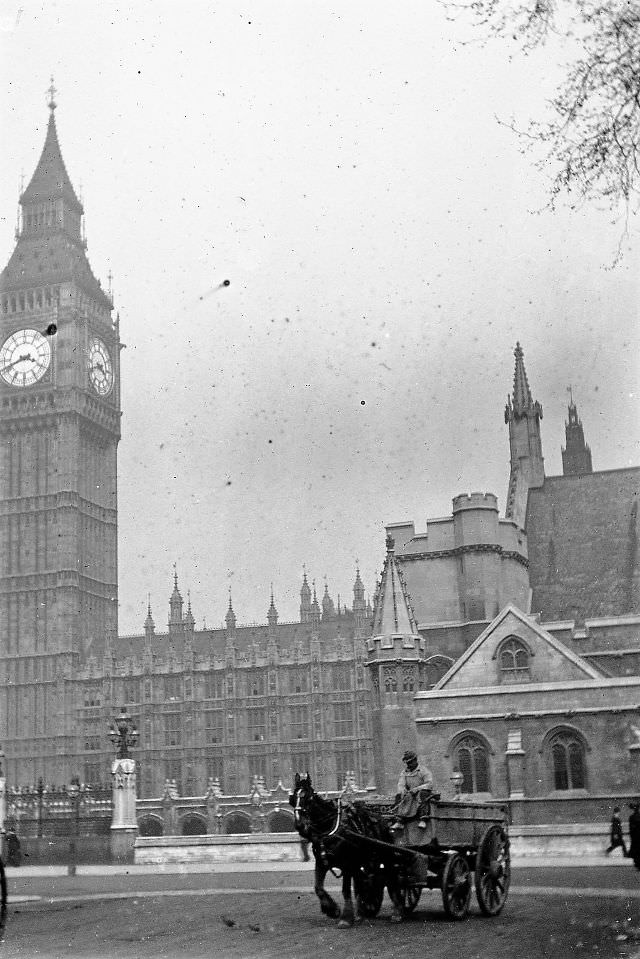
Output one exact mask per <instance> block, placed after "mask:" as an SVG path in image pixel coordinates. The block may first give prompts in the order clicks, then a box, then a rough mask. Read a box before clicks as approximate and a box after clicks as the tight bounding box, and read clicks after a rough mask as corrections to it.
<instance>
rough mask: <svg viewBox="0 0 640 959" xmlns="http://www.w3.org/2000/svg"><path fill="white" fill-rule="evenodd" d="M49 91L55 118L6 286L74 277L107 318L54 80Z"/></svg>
mask: <svg viewBox="0 0 640 959" xmlns="http://www.w3.org/2000/svg"><path fill="white" fill-rule="evenodd" d="M48 92H49V95H50V97H49V103H48V106H49V122H48V125H47V133H46V137H45V142H44V147H43V149H42V153H41V154H40V159H39V160H38V163H37V166H36V169H35V171H34V173H33V176H32V177H31V180H30V181H29V185H28V186H27V188H26V190H24V191H23V192H22V194H21V196H20V206H21V210H22V213H21V218H20V223H19V226H18V231H17V234H16V238H17V241H18V242H17V244H16V247H15V249H14V251H13V253H12V255H11V257H10V259H9V262H8V263H7V265H6V267H5V268H4V270H3V271H2V273H1V274H0V291H2V292H3V293H4V292H13V291H16V290H23V289H29V288H32V287H33V286H38V287H47V286H49V285H51V284H58V283H64V282H74V283H76V284H77V285H78V286H79V287H80V288H81V289H82V290H84V292H85V293H87V294H89V295H90V296H91V297H92V299H93V300H94V302H95V303H97V304H98V306H99V307H100V310H101V311H102V316H103V318H104V317H105V316H107V317H108V316H109V314H110V311H111V309H112V308H113V304H112V302H111V300H110V298H109V297H108V295H107V293H106V292H105V291H104V290H103V289H102V287H101V285H100V283H99V282H98V280H97V279H96V278H95V276H94V274H93V271H92V269H91V265H90V263H89V261H88V259H87V254H86V242H85V240H84V236H83V221H82V216H83V213H84V210H83V207H82V203H81V202H80V200H79V199H78V197H77V195H76V192H75V190H74V188H73V184H72V183H71V180H70V178H69V174H68V173H67V168H66V166H65V164H64V160H63V159H62V151H61V150H60V143H59V141H58V132H57V129H56V121H55V116H54V111H55V109H56V102H55V100H54V96H53V95H54V93H55V88H54V87H53V84H52V86H51V87H50V88H49V91H48ZM108 322H111V321H110V319H109V320H108Z"/></svg>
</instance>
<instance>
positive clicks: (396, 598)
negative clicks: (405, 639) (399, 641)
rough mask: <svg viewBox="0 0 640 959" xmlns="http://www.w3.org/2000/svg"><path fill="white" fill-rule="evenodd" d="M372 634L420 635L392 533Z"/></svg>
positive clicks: (389, 538) (388, 541) (388, 543)
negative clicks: (396, 554) (397, 558)
mask: <svg viewBox="0 0 640 959" xmlns="http://www.w3.org/2000/svg"><path fill="white" fill-rule="evenodd" d="M372 634H373V636H398V635H400V636H403V635H404V636H419V633H418V625H417V623H416V618H415V616H414V613H413V609H412V607H411V601H410V599H409V594H408V593H407V590H406V587H405V585H404V580H403V577H402V573H401V572H400V568H399V566H398V562H397V560H396V557H395V543H394V540H393V537H391V536H387V556H386V559H385V563H384V568H383V570H382V580H381V582H380V591H379V593H378V602H377V604H376V608H375V611H374V615H373V630H372Z"/></svg>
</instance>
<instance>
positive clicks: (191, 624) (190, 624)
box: [184, 590, 196, 629]
mask: <svg viewBox="0 0 640 959" xmlns="http://www.w3.org/2000/svg"><path fill="white" fill-rule="evenodd" d="M184 624H185V626H186V627H187V629H195V625H196V621H195V618H194V615H193V613H192V612H191V590H188V591H187V614H186V616H185V618H184Z"/></svg>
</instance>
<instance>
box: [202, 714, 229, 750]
mask: <svg viewBox="0 0 640 959" xmlns="http://www.w3.org/2000/svg"><path fill="white" fill-rule="evenodd" d="M223 725H224V724H223V716H222V710H221V709H206V710H205V713H204V738H205V742H206V743H207V744H208V745H209V744H211V743H221V742H222V739H223V733H222V730H223Z"/></svg>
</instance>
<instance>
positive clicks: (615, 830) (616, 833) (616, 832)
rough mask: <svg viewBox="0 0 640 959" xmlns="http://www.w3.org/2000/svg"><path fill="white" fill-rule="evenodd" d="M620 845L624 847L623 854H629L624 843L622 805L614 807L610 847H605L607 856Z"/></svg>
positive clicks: (621, 847)
mask: <svg viewBox="0 0 640 959" xmlns="http://www.w3.org/2000/svg"><path fill="white" fill-rule="evenodd" d="M618 847H620V849H622V855H623V856H628V855H629V853H628V852H627V847H626V846H625V844H624V837H623V835H622V820H621V819H620V806H614V807H613V815H612V816H611V826H610V833H609V848H608V849H605V851H604V852H605V856H608V855H609V853H610V852H613V850H614V849H617V848H618Z"/></svg>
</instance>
